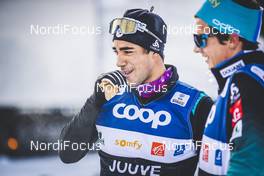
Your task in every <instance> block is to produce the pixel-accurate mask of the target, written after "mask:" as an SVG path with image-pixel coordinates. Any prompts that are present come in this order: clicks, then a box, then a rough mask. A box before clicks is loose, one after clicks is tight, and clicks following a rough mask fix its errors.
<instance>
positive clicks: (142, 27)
mask: <svg viewBox="0 0 264 176" xmlns="http://www.w3.org/2000/svg"><path fill="white" fill-rule="evenodd" d="M118 27H119V29H120V30H121V32H122V33H123V34H134V33H136V32H137V31H140V32H147V33H148V34H150V35H151V36H152V37H154V38H156V39H157V40H158V41H159V42H161V43H163V42H162V40H161V39H160V38H159V37H157V36H156V35H155V34H153V33H152V32H151V31H150V30H148V29H147V25H146V24H145V23H142V22H140V21H138V20H135V19H132V18H126V17H124V18H116V19H114V20H112V21H111V23H110V28H109V33H110V34H112V35H114V34H115V32H116V30H117V28H118Z"/></svg>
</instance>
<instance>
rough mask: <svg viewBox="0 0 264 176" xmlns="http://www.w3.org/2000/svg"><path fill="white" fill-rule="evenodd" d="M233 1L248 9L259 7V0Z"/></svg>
mask: <svg viewBox="0 0 264 176" xmlns="http://www.w3.org/2000/svg"><path fill="white" fill-rule="evenodd" d="M233 1H234V2H235V3H237V4H240V5H242V6H244V7H247V8H250V9H260V2H261V1H260V0H233Z"/></svg>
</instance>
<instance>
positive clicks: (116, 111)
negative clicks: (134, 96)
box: [113, 103, 171, 129]
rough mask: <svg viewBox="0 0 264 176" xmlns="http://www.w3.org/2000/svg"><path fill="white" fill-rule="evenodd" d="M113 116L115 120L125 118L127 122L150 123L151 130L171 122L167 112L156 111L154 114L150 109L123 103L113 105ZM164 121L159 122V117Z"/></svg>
mask: <svg viewBox="0 0 264 176" xmlns="http://www.w3.org/2000/svg"><path fill="white" fill-rule="evenodd" d="M113 115H114V116H115V117H116V118H120V119H122V118H126V119H127V120H136V119H139V120H140V121H141V122H143V123H152V125H151V128H155V129H157V128H158V126H166V125H169V124H170V122H171V115H170V113H168V112H167V111H157V112H154V111H153V110H152V109H147V108H140V109H139V108H138V107H137V106H135V105H126V104H125V103H120V104H117V105H115V107H114V108H113ZM161 116H163V117H165V119H164V118H162V119H164V120H163V121H161V120H160V117H161Z"/></svg>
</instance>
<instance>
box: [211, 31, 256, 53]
mask: <svg viewBox="0 0 264 176" xmlns="http://www.w3.org/2000/svg"><path fill="white" fill-rule="evenodd" d="M210 31H214V34H212V35H213V36H215V37H216V38H217V40H218V41H219V43H220V44H221V45H225V41H228V40H229V39H230V34H223V33H221V32H220V31H219V30H217V29H216V28H214V27H211V26H210ZM239 40H240V41H241V42H242V50H256V49H258V43H253V42H250V41H248V40H246V39H244V38H242V37H239Z"/></svg>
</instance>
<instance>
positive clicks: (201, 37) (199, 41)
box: [193, 34, 213, 48]
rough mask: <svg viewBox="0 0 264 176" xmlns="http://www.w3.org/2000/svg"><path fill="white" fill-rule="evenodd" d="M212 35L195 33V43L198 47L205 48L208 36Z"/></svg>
mask: <svg viewBox="0 0 264 176" xmlns="http://www.w3.org/2000/svg"><path fill="white" fill-rule="evenodd" d="M212 36H213V35H212V34H193V39H194V43H195V45H196V46H197V47H198V48H205V47H206V46H207V40H208V38H209V37H212Z"/></svg>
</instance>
